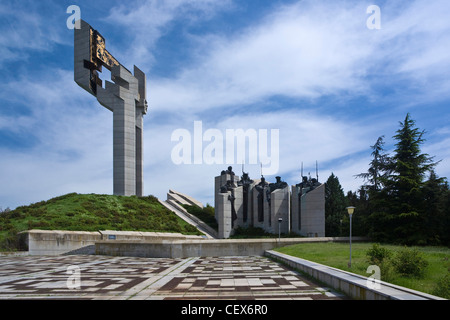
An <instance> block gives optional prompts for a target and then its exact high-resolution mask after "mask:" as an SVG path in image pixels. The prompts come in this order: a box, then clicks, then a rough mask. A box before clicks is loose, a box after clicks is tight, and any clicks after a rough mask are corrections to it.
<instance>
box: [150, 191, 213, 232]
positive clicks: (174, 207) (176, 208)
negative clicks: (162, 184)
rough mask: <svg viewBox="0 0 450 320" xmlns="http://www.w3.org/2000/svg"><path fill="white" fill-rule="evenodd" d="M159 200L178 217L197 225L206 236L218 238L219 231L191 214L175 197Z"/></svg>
mask: <svg viewBox="0 0 450 320" xmlns="http://www.w3.org/2000/svg"><path fill="white" fill-rule="evenodd" d="M159 202H160V203H161V204H162V205H163V206H165V207H166V208H167V209H169V210H170V211H172V212H173V213H175V214H176V215H177V216H178V217H180V218H181V219H183V220H184V221H186V222H187V223H189V224H191V225H193V226H194V227H196V228H197V229H198V230H199V231H200V232H202V233H203V234H204V235H205V237H206V238H208V239H217V231H216V230H214V229H213V228H211V227H210V226H208V225H207V224H206V223H204V222H203V221H202V220H200V219H199V218H197V217H195V216H194V215H192V214H190V213H189V212H187V211H186V209H184V208H183V207H182V206H181V205H179V204H178V203H177V202H175V201H174V200H173V199H168V200H166V201H161V200H159Z"/></svg>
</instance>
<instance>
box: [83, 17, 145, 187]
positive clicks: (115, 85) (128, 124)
mask: <svg viewBox="0 0 450 320" xmlns="http://www.w3.org/2000/svg"><path fill="white" fill-rule="evenodd" d="M74 42H75V43H74V58H75V59H74V78H75V82H76V83H77V84H78V85H79V86H80V87H82V88H83V89H84V90H86V91H87V92H89V93H90V94H92V95H93V96H94V97H96V98H97V100H98V102H99V103H100V104H101V105H102V106H104V107H105V108H107V109H108V110H111V111H112V112H113V144H114V148H113V168H114V172H113V180H114V194H115V195H125V196H131V195H137V196H142V195H143V157H142V153H143V117H144V115H145V114H146V113H147V100H146V76H145V74H144V73H143V72H142V71H141V70H139V68H137V67H136V66H134V74H132V73H131V72H130V71H129V70H128V69H127V68H125V67H124V66H123V65H121V64H120V63H119V62H118V61H117V60H116V59H115V58H114V57H113V56H112V55H111V54H110V53H109V52H108V51H107V50H106V43H105V38H103V37H102V35H101V34H100V33H99V32H98V31H97V30H95V29H93V28H92V27H91V26H90V25H89V24H87V23H86V22H85V21H83V20H80V28H79V29H77V28H75V37H74ZM103 67H105V68H107V69H108V70H110V71H111V80H112V81H113V82H110V81H105V84H104V86H103V81H102V80H101V79H100V77H99V72H100V73H101V72H102V68H103Z"/></svg>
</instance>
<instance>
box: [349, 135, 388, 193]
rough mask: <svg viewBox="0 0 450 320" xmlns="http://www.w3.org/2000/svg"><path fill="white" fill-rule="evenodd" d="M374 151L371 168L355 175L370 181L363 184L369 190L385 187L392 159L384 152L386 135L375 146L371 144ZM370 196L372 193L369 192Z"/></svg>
mask: <svg viewBox="0 0 450 320" xmlns="http://www.w3.org/2000/svg"><path fill="white" fill-rule="evenodd" d="M370 148H371V149H372V150H373V151H372V161H371V162H370V164H369V170H368V171H367V172H365V173H360V174H357V175H356V176H355V177H357V178H362V179H364V180H365V181H367V182H368V184H365V185H364V186H363V188H364V189H366V190H367V191H369V192H370V191H375V192H376V191H379V190H380V189H382V188H383V181H384V180H385V179H386V177H387V174H388V170H389V163H390V159H389V156H388V155H387V154H385V153H384V136H381V137H379V138H378V139H377V141H376V142H375V144H374V145H373V146H370ZM369 196H370V194H369Z"/></svg>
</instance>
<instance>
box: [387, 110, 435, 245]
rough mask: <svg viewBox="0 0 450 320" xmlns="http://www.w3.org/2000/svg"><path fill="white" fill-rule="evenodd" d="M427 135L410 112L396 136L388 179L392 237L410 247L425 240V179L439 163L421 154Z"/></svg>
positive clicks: (389, 218)
mask: <svg viewBox="0 0 450 320" xmlns="http://www.w3.org/2000/svg"><path fill="white" fill-rule="evenodd" d="M424 133H425V131H420V130H419V129H418V128H416V127H415V121H414V120H412V119H411V117H410V114H409V113H408V114H407V115H406V118H405V120H404V122H400V129H399V130H398V131H397V134H396V135H395V136H394V139H395V140H397V141H398V142H397V144H396V145H395V146H396V149H395V155H394V156H393V157H392V161H390V163H389V170H390V175H389V178H388V179H385V188H384V192H383V193H384V196H387V200H388V201H389V209H388V211H389V212H388V214H389V217H388V220H389V224H388V229H389V231H390V233H391V235H390V236H391V237H393V238H394V239H396V240H397V241H400V242H403V243H406V244H411V243H416V244H417V243H421V242H422V241H423V240H424V237H425V235H424V231H423V230H424V229H423V228H422V226H423V224H424V223H425V215H424V212H423V209H424V199H423V187H424V178H425V175H426V173H427V172H429V171H430V170H432V169H433V168H434V166H435V165H436V164H437V163H435V162H433V158H432V157H430V156H429V155H428V154H423V153H421V150H420V146H421V144H423V143H424V141H425V140H424V139H423V135H424Z"/></svg>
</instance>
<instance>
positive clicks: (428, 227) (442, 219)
mask: <svg viewBox="0 0 450 320" xmlns="http://www.w3.org/2000/svg"><path fill="white" fill-rule="evenodd" d="M448 193H449V187H448V184H447V181H446V179H445V178H439V177H438V176H437V175H436V173H435V172H434V170H432V171H431V173H430V177H429V178H428V180H427V181H426V182H425V184H424V187H423V198H424V208H423V215H424V219H425V223H424V224H423V225H422V229H423V234H424V236H425V237H424V239H423V241H426V243H427V244H442V243H445V242H446V238H448V233H450V230H449V225H448V220H449V219H448V218H449V217H448V212H446V210H447V208H446V207H447V205H448V203H447V201H448V200H447V194H448ZM446 215H447V216H446Z"/></svg>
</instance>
